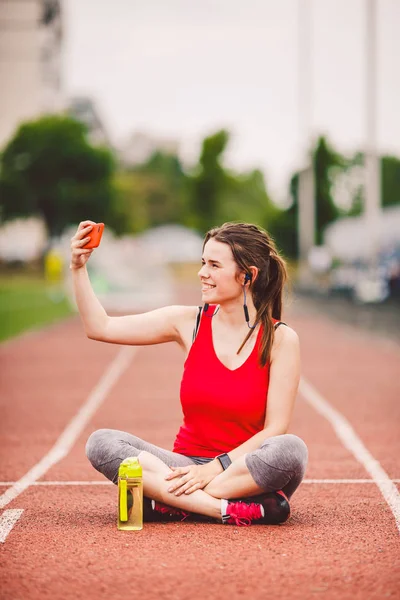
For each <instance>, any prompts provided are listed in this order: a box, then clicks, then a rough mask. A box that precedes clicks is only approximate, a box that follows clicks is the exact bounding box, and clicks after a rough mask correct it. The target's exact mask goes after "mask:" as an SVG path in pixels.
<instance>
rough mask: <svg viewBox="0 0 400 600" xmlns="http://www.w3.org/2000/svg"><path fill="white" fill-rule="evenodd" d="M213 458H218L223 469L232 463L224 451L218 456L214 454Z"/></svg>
mask: <svg viewBox="0 0 400 600" xmlns="http://www.w3.org/2000/svg"><path fill="white" fill-rule="evenodd" d="M215 458H217V459H218V460H219V462H220V463H221V466H222V468H223V470H224V471H225V470H226V469H227V468H228V467H229V465H231V464H232V461H231V459H230V458H229V456H228V454H226V453H224V454H218V456H216V457H215Z"/></svg>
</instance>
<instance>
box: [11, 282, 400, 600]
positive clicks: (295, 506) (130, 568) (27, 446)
mask: <svg viewBox="0 0 400 600" xmlns="http://www.w3.org/2000/svg"><path fill="white" fill-rule="evenodd" d="M182 301H183V302H185V303H194V304H195V303H197V301H198V295H197V294H195V295H193V292H190V290H188V289H186V290H185V291H184V294H183V296H182ZM285 321H286V322H288V323H289V324H290V325H291V326H292V327H293V328H294V329H295V330H296V331H297V332H298V334H299V336H300V340H301V348H302V373H303V376H304V377H305V378H306V379H307V380H308V381H309V382H310V383H311V384H312V385H313V386H314V387H315V388H316V389H317V390H318V391H319V393H320V394H321V395H322V396H323V397H324V398H325V399H326V400H327V401H329V403H330V404H331V405H332V406H334V407H335V408H336V409H337V410H339V411H340V412H341V413H342V415H344V416H345V417H346V418H347V419H348V420H349V421H350V423H351V425H352V426H353V428H354V430H355V432H356V433H357V435H358V436H359V437H360V438H361V440H362V442H363V443H364V445H365V446H366V447H367V448H368V450H369V451H370V452H371V453H372V455H373V456H374V458H375V459H377V460H378V461H379V462H380V464H381V466H382V467H383V468H384V469H385V471H386V473H387V474H388V475H389V477H390V478H392V479H400V467H399V458H398V457H399V456H400V435H399V423H400V403H399V398H400V379H399V377H398V373H399V363H400V350H399V349H398V348H396V346H394V345H388V344H386V343H385V342H384V341H382V342H381V341H379V339H377V338H376V337H374V338H372V337H368V336H367V335H366V334H357V333H354V332H352V330H351V329H350V328H349V327H348V326H342V325H341V324H340V323H333V322H331V321H329V320H328V319H326V318H323V317H321V316H319V317H317V318H314V317H313V315H311V314H310V313H309V311H308V310H307V306H303V303H302V302H295V303H294V304H293V305H292V306H291V307H290V309H288V310H287V311H286V314H285ZM119 351H120V349H119V347H117V346H113V345H107V344H101V343H97V342H93V341H90V340H87V339H86V338H85V336H84V334H83V330H82V327H81V324H80V321H79V319H78V318H74V319H72V320H70V321H68V322H65V323H63V324H59V325H57V326H54V327H52V328H49V329H47V330H45V331H43V332H41V333H39V334H36V335H32V336H27V337H22V338H20V339H19V340H15V341H12V342H11V343H8V344H7V343H6V344H4V345H3V346H1V347H0V361H1V370H2V378H1V379H2V381H1V415H2V418H1V447H0V450H1V468H0V480H1V481H2V482H9V481H16V480H18V479H20V478H21V477H22V476H23V475H24V474H25V473H26V472H27V471H29V469H30V468H31V467H33V466H34V465H35V464H36V463H37V462H38V461H39V460H40V459H41V458H42V457H43V456H44V455H45V454H46V453H47V452H48V451H49V450H50V449H51V447H52V446H53V444H54V443H55V442H56V440H57V438H58V437H59V435H60V434H61V433H62V431H63V430H64V428H65V427H66V425H67V424H68V423H69V421H70V420H71V419H72V418H73V417H74V415H75V414H76V413H77V411H78V409H79V407H80V406H81V405H82V404H83V403H84V402H85V400H86V399H87V397H88V395H89V394H90V392H91V390H92V389H93V388H94V387H95V385H96V384H97V382H98V381H99V379H100V377H101V376H102V374H103V373H104V371H105V370H106V369H107V367H108V365H109V364H110V363H111V361H112V360H113V359H114V357H115V356H116V355H117V353H118V352H119ZM182 364H183V355H182V353H181V351H180V349H179V348H178V347H174V346H173V345H172V344H168V345H160V346H154V347H144V348H140V349H139V350H138V352H137V354H136V355H135V356H134V358H133V361H132V364H131V366H130V367H129V369H128V370H127V371H125V372H124V374H122V376H121V377H120V378H119V380H118V381H117V383H116V385H115V386H114V387H113V388H112V390H111V391H110V393H109V394H108V396H107V397H106V399H105V401H104V403H103V404H102V405H101V406H100V408H99V409H98V410H97V412H96V413H95V415H94V416H93V418H92V419H91V420H90V423H89V424H88V426H87V427H86V428H85V430H84V431H83V432H82V434H81V435H80V436H79V438H78V440H77V442H76V443H75V445H74V446H73V448H72V450H71V451H70V453H69V454H68V456H67V457H66V458H65V459H63V460H61V461H60V462H59V463H57V464H56V465H54V466H53V467H52V468H51V469H50V470H49V471H48V472H47V473H46V474H45V476H44V477H43V478H42V481H43V480H46V481H94V480H96V481H103V478H102V477H101V475H99V474H98V473H97V472H96V471H94V470H93V469H92V467H91V466H90V465H89V463H88V461H87V459H86V457H85V454H84V445H85V442H86V439H87V437H88V436H89V434H90V433H91V432H92V431H93V430H95V429H97V428H100V427H110V428H117V429H124V430H127V431H131V432H133V433H135V434H136V435H138V436H140V437H142V438H145V439H147V440H149V441H151V442H153V443H155V444H157V445H160V446H164V447H167V448H171V445H172V441H173V438H174V435H175V433H176V431H177V429H178V427H179V424H180V406H179V381H180V376H181V369H182ZM290 431H291V432H292V433H296V434H297V435H299V436H300V437H302V438H303V439H304V440H305V442H306V443H307V445H308V447H309V452H310V459H309V466H308V470H307V473H306V480H309V479H370V475H369V474H368V473H367V472H366V471H365V469H364V467H363V466H362V465H361V464H360V463H359V462H358V461H357V460H356V458H355V457H354V455H353V454H352V453H351V452H350V451H349V450H347V449H346V448H345V447H344V446H343V444H342V443H341V442H340V440H339V439H338V438H337V436H336V434H335V432H334V430H333V428H332V426H331V424H330V423H329V422H328V421H327V420H326V419H325V418H324V417H322V416H321V415H320V414H318V413H317V412H316V411H315V410H314V409H313V408H312V407H311V406H310V404H308V403H307V402H306V401H305V399H304V398H303V397H302V396H301V395H300V394H299V397H298V400H297V405H296V409H295V413H294V418H293V421H292V426H291V429H290ZM397 487H399V486H397ZM6 489H7V488H6V487H4V486H3V487H0V493H3V492H4V491H5V490H6ZM116 500H117V497H116V488H115V487H114V486H111V485H110V486H108V485H105V486H100V485H98V486H95V485H91V486H84V485H80V486H72V485H67V486H31V487H29V488H28V489H27V490H25V491H24V492H23V493H22V494H20V495H19V496H18V497H17V498H15V499H14V500H13V501H12V502H11V503H10V504H8V505H7V506H6V507H5V508H4V509H3V511H2V513H3V512H4V510H8V509H24V512H23V514H22V516H21V518H20V519H19V520H18V521H17V523H16V524H15V526H14V528H13V529H12V531H11V533H10V534H9V535H8V537H7V539H6V541H5V542H4V543H3V544H0V552H1V580H0V584H1V586H0V590H1V591H0V597H1V598H2V599H10V600H11V599H12V600H17V599H24V600H27V599H31V598H32V599H33V598H52V599H54V598H57V599H58V598H60V599H61V598H62V599H69V598H107V599H110V598H118V599H120V598H126V597H128V596H130V597H134V598H140V597H141V598H144V599H146V600H153V599H154V600H155V599H159V598H166V599H173V600H184V599H186V598H191V599H197V598H210V599H215V600H217V599H218V600H219V599H221V600H222V599H228V598H229V600H236V599H237V598H241V597H243V596H247V597H249V598H252V599H253V598H254V599H256V600H261V599H262V600H264V599H265V598H266V597H268V596H270V595H272V594H274V595H276V594H279V595H280V596H281V597H285V598H295V599H298V598H301V599H303V598H305V599H308V598H315V597H323V598H325V599H329V600H331V599H332V600H333V599H335V600H336V599H338V598H339V599H340V600H342V599H347V598H349V599H350V598H351V599H363V600H364V599H368V600H372V599H378V598H379V599H380V598H399V597H400V555H399V531H398V529H397V527H396V523H395V518H394V515H393V513H392V511H391V509H390V508H389V506H388V504H387V502H386V501H385V499H384V498H383V496H382V494H381V492H380V490H379V489H378V487H377V486H376V485H375V484H374V483H303V484H302V485H301V486H300V488H299V489H298V490H297V491H296V493H295V494H294V496H293V498H292V501H291V507H292V516H291V518H290V519H289V521H288V522H287V523H285V524H284V525H280V526H252V527H234V526H226V525H220V524H200V523H193V522H187V521H185V522H183V523H169V524H155V523H145V525H144V529H143V530H142V531H141V532H120V531H117V529H116Z"/></svg>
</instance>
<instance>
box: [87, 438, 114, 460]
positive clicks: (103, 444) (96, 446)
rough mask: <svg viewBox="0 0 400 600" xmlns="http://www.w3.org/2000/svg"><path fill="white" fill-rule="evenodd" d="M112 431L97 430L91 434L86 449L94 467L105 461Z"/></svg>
mask: <svg viewBox="0 0 400 600" xmlns="http://www.w3.org/2000/svg"><path fill="white" fill-rule="evenodd" d="M112 431H113V430H112V429H97V430H96V431H93V433H92V434H90V436H89V438H88V440H87V442H86V447H85V452H86V456H87V458H88V459H89V461H90V462H91V463H92V465H93V466H94V467H96V465H98V464H100V463H101V462H102V461H103V459H104V452H105V451H106V449H107V446H108V444H109V439H110V434H111V433H112Z"/></svg>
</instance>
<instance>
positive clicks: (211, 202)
mask: <svg viewBox="0 0 400 600" xmlns="http://www.w3.org/2000/svg"><path fill="white" fill-rule="evenodd" d="M228 140H229V134H228V132H227V131H225V130H224V129H221V130H220V131H218V132H217V133H215V134H213V135H211V136H209V137H206V138H205V139H204V141H203V145H202V150H201V154H200V160H199V166H198V170H197V173H196V174H195V175H194V176H193V177H192V178H191V185H190V196H191V199H192V203H191V213H192V216H193V223H192V225H193V226H195V227H197V228H198V229H199V230H200V231H206V230H208V229H210V228H211V227H213V226H215V225H216V224H217V219H218V216H217V215H218V204H219V202H220V199H221V195H222V193H223V191H224V189H226V184H227V180H226V173H225V171H224V168H223V166H222V164H221V159H222V155H223V153H224V151H225V149H226V146H227V144H228Z"/></svg>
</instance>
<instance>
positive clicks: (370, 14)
mask: <svg viewBox="0 0 400 600" xmlns="http://www.w3.org/2000/svg"><path fill="white" fill-rule="evenodd" d="M376 7H377V5H376V0H366V28H365V35H366V40H365V48H366V53H365V66H366V70H365V75H366V78H365V81H366V88H365V96H366V97H365V109H366V141H365V193H364V197H365V204H364V214H365V223H366V232H365V234H366V238H367V240H368V263H369V267H370V268H372V269H374V268H376V267H377V262H378V251H379V240H378V234H379V230H378V228H379V218H380V209H381V173H380V159H379V154H378V150H377V93H378V92H377V90H378V81H377V10H376Z"/></svg>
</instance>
